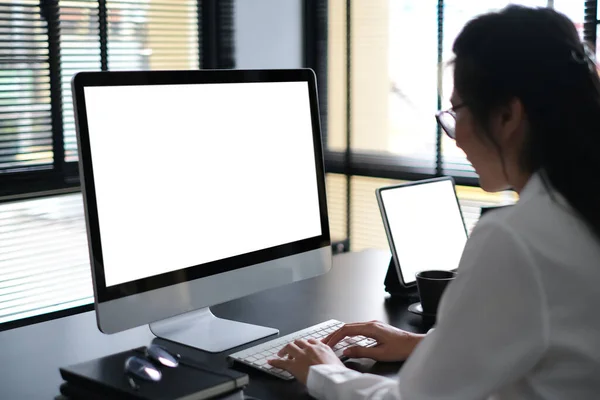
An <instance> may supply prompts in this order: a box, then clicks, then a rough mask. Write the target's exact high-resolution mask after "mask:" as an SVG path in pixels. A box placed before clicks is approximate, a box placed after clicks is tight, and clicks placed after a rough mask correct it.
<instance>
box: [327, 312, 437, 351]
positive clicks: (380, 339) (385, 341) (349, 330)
mask: <svg viewBox="0 0 600 400" xmlns="http://www.w3.org/2000/svg"><path fill="white" fill-rule="evenodd" d="M358 335H362V336H366V337H369V338H372V339H375V340H376V341H377V345H375V346H374V347H361V346H352V347H349V348H347V349H346V350H344V355H345V356H346V357H349V358H363V357H364V358H372V359H373V360H375V361H403V360H406V359H407V358H408V356H409V355H410V353H412V351H413V350H414V348H415V347H416V346H417V344H419V342H420V341H421V340H422V339H423V338H424V337H425V335H420V334H417V333H410V332H406V331H403V330H401V329H398V328H394V327H393V326H390V325H388V324H384V323H383V322H379V321H370V322H360V323H355V324H346V325H344V326H342V327H341V328H340V329H338V330H337V331H335V332H333V333H331V334H329V335H328V336H327V337H325V338H323V339H322V341H323V343H325V344H326V345H328V346H329V347H333V346H335V345H336V344H337V343H338V342H339V341H341V340H342V339H344V338H345V337H346V336H358Z"/></svg>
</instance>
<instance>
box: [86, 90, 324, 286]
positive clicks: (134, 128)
mask: <svg viewBox="0 0 600 400" xmlns="http://www.w3.org/2000/svg"><path fill="white" fill-rule="evenodd" d="M84 90H85V91H84V93H85V102H86V109H87V119H88V129H89V140H90V148H91V157H92V160H93V170H94V180H95V189H96V196H97V199H96V201H97V207H98V220H99V227H100V235H101V240H102V253H103V258H104V270H105V279H106V286H107V287H109V286H113V285H118V284H121V283H125V282H130V281H134V280H137V279H142V278H146V277H149V276H154V275H158V274H162V273H166V272H170V271H175V270H179V269H183V268H187V267H190V266H195V265H199V264H203V263H207V262H210V261H215V260H220V259H224V258H228V257H232V256H236V255H240V254H244V253H248V252H252V251H256V250H261V249H266V248H270V247H273V246H278V245H281V244H285V243H290V242H294V241H298V240H302V239H306V238H311V237H315V236H319V235H321V234H322V227H321V219H320V211H319V197H318V192H317V174H316V170H315V158H314V157H315V156H314V149H313V147H314V143H313V131H312V126H311V113H310V104H309V95H308V90H309V89H308V84H307V83H306V82H258V83H231V84H222V83H220V84H194V85H191V84H190V85H188V84H183V85H182V84H177V85H147V86H98V87H85V89H84ZM232 160H234V162H232ZM240 166H243V168H240ZM123 171H126V173H123Z"/></svg>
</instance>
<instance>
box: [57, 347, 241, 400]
mask: <svg viewBox="0 0 600 400" xmlns="http://www.w3.org/2000/svg"><path fill="white" fill-rule="evenodd" d="M144 350H145V348H144V347H140V348H137V349H133V350H128V351H125V352H122V353H117V354H113V355H110V356H106V357H102V358H98V359H95V360H92V361H87V362H83V363H80V364H76V365H71V366H68V367H63V368H60V375H61V376H62V378H63V379H64V380H65V381H67V383H68V387H65V388H63V389H69V388H70V389H71V390H72V392H71V396H70V397H76V396H73V394H74V393H73V392H75V393H77V392H79V393H82V392H87V393H90V394H94V395H97V396H98V398H110V399H146V400H203V399H211V398H215V397H217V398H218V397H220V396H222V395H224V394H226V393H229V392H234V391H236V390H239V389H241V388H243V387H244V386H246V385H247V384H248V375H246V374H244V373H242V372H239V371H234V370H230V369H214V368H211V366H209V365H206V364H201V363H198V362H196V361H194V360H192V359H190V358H187V357H181V358H180V360H179V366H178V367H176V368H168V367H164V366H160V367H159V368H160V370H161V372H162V378H161V380H160V381H159V382H149V381H145V380H141V379H139V378H134V382H135V385H132V383H131V382H130V379H129V378H128V376H127V375H126V374H125V370H124V365H125V360H126V359H127V358H128V357H129V356H132V355H137V356H143V354H144ZM61 391H62V390H61ZM63 394H66V393H63ZM88 398H91V397H89V396H88Z"/></svg>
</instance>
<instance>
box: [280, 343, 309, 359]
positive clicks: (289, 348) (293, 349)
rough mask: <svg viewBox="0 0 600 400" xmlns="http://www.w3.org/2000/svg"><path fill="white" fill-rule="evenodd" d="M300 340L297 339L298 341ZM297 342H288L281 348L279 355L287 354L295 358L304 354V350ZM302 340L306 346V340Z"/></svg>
mask: <svg viewBox="0 0 600 400" xmlns="http://www.w3.org/2000/svg"><path fill="white" fill-rule="evenodd" d="M299 341H300V340H297V341H296V342H299ZM296 342H292V343H288V344H286V345H285V346H284V347H283V348H282V349H281V350H279V352H278V353H277V356H279V357H284V356H286V355H287V356H288V358H294V357H297V356H298V355H300V354H302V352H303V350H302V349H301V348H300V347H299V346H298V345H297V344H296ZM302 342H304V345H303V346H304V347H306V341H304V340H302ZM301 345H302V344H301Z"/></svg>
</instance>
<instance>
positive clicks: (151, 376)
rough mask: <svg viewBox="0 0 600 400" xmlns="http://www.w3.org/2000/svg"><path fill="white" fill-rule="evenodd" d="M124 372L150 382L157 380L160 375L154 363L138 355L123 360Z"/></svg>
mask: <svg viewBox="0 0 600 400" xmlns="http://www.w3.org/2000/svg"><path fill="white" fill-rule="evenodd" d="M125 372H127V373H129V374H131V375H133V376H136V377H138V378H141V379H144V380H147V381H151V382H158V381H160V378H161V377H162V374H161V372H160V370H159V369H157V368H156V367H155V366H154V364H152V363H151V362H150V361H148V360H146V359H144V358H142V357H138V356H131V357H129V358H127V360H125Z"/></svg>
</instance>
